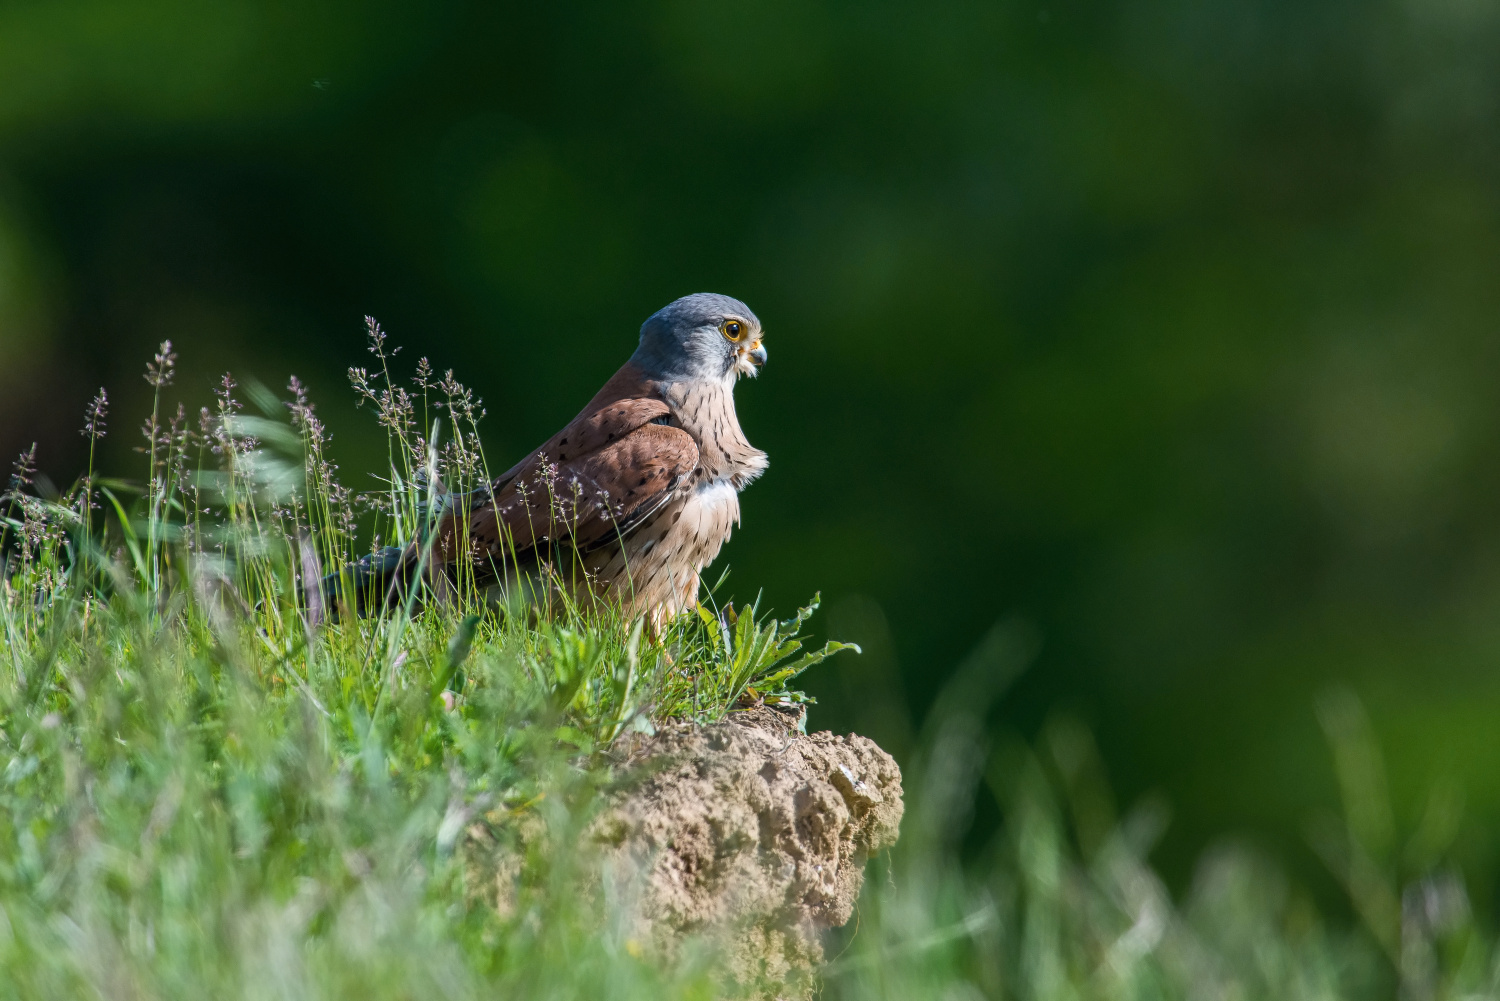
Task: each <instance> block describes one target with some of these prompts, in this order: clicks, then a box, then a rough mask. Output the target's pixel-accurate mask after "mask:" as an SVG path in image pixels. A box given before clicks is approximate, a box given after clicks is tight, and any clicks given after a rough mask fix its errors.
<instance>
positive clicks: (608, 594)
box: [356, 292, 767, 626]
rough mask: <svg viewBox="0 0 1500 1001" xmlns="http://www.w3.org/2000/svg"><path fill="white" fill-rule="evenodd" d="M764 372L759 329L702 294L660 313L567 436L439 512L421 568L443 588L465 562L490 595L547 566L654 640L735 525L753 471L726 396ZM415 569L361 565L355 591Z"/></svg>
mask: <svg viewBox="0 0 1500 1001" xmlns="http://www.w3.org/2000/svg"><path fill="white" fill-rule="evenodd" d="M765 362H766V349H765V345H764V343H763V340H762V332H761V325H760V320H758V319H757V318H756V316H755V314H754V313H752V312H751V311H750V309H749V307H747V306H746V305H745V304H744V303H742V302H740V301H739V300H737V299H732V298H730V297H729V296H725V295H715V294H712V293H706V292H704V293H698V294H696V295H689V296H684V297H683V298H681V299H678V300H677V301H676V302H673V303H672V304H670V305H668V306H666V307H665V308H664V309H662V310H660V311H659V312H657V313H655V314H653V315H652V316H651V317H650V319H648V320H647V321H646V322H645V323H644V324H642V325H641V337H640V345H639V346H638V347H637V348H636V350H635V353H634V354H633V355H631V356H630V360H629V361H627V362H626V363H625V364H624V365H623V366H622V367H621V368H620V370H619V371H618V372H616V373H615V374H614V376H613V377H611V378H610V380H609V381H608V382H606V383H605V384H604V388H603V389H601V390H599V392H598V393H596V394H595V395H594V398H593V399H592V400H590V401H589V403H588V405H587V406H585V407H584V408H583V410H581V411H580V412H579V414H578V416H577V417H575V418H573V420H572V421H571V422H569V424H568V425H567V426H566V427H564V428H563V429H562V430H561V431H559V432H557V434H555V435H553V436H552V437H551V438H549V439H548V440H547V441H546V443H544V444H543V445H542V446H541V447H540V448H537V449H534V450H533V451H532V452H531V453H530V454H529V455H528V456H527V457H526V458H525V459H523V460H521V461H520V462H518V463H517V464H516V465H515V466H513V467H511V468H510V469H509V470H507V471H506V472H505V473H504V474H502V475H501V476H500V477H499V478H497V479H496V480H495V481H494V482H493V483H491V484H490V485H489V487H488V488H487V489H486V490H483V491H480V492H479V494H477V495H473V494H471V495H468V497H467V498H466V499H465V500H464V501H463V502H462V503H460V502H458V501H457V500H453V499H450V501H449V512H450V513H449V514H448V515H446V516H445V518H444V520H443V521H442V522H441V524H440V526H439V528H438V530H437V533H436V539H435V542H434V545H433V548H432V554H431V557H430V560H429V562H430V564H431V565H432V566H433V567H434V568H439V569H441V568H448V570H449V575H451V571H452V568H453V566H454V565H455V563H456V561H458V560H460V559H465V558H467V559H469V560H471V561H472V562H473V565H474V566H475V568H476V574H477V576H478V577H479V578H480V580H481V582H486V583H495V584H498V585H501V586H504V585H505V584H506V583H508V582H515V581H519V580H522V579H526V578H527V577H528V575H530V574H533V573H534V572H535V571H536V570H537V569H538V568H539V567H541V566H543V565H546V566H549V567H551V568H552V569H553V570H555V571H556V574H557V579H559V580H562V581H564V582H567V583H568V584H569V586H571V587H573V588H575V589H576V590H578V591H581V592H585V593H589V594H592V595H594V596H596V597H599V598H604V599H609V600H614V601H617V602H619V603H620V605H621V606H622V607H623V608H624V609H625V611H626V613H627V614H630V615H646V616H648V617H649V619H650V620H651V621H652V623H653V624H654V625H657V626H659V625H661V624H662V623H664V622H665V621H666V620H667V619H669V618H671V617H672V616H674V615H675V614H677V613H678V612H680V611H682V610H684V609H687V608H692V607H693V606H694V605H696V604H697V599H698V578H699V574H700V573H701V572H702V571H703V568H704V567H705V566H707V565H708V564H709V563H711V562H712V561H713V559H714V557H716V556H717V555H718V553H719V549H720V547H722V546H723V545H724V543H725V542H726V541H728V539H729V535H730V532H731V531H732V530H733V529H734V527H735V526H737V525H738V524H739V522H740V503H739V492H740V491H741V490H743V489H744V488H745V486H746V485H747V484H749V483H750V482H751V481H752V480H754V479H755V478H756V477H758V476H760V474H761V473H763V472H765V469H766V463H767V459H766V454H765V453H764V452H762V451H760V450H759V449H757V448H755V447H754V446H753V445H751V444H750V442H749V441H747V440H746V439H745V433H744V431H743V430H741V428H740V422H739V418H738V417H737V416H736V415H735V410H734V385H735V382H736V381H737V380H738V379H739V377H740V376H742V375H748V376H754V375H756V374H757V373H758V371H759V369H760V366H762V365H764V364H765ZM396 553H400V555H399V556H396ZM415 556H416V553H415V551H414V550H408V551H405V552H400V551H395V552H393V553H392V555H391V556H386V557H384V558H382V557H380V556H377V557H374V558H367V559H366V560H364V561H361V563H360V564H359V567H358V571H359V572H358V573H357V574H356V582H357V583H358V584H359V585H360V589H361V590H362V591H366V592H367V593H370V592H372V591H373V587H371V585H372V584H388V583H389V582H390V581H391V580H392V572H393V571H395V576H396V577H399V578H404V577H405V576H406V575H407V574H409V573H410V572H411V570H412V569H413V564H414V562H415V559H414V557H415ZM393 557H394V558H393ZM445 576H447V575H445ZM387 593H388V594H389V593H391V591H389V590H388V591H387Z"/></svg>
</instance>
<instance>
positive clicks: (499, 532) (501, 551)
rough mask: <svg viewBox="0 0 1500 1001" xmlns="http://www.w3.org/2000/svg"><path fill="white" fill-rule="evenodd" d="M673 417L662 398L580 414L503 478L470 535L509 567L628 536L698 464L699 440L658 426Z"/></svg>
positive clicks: (472, 520)
mask: <svg viewBox="0 0 1500 1001" xmlns="http://www.w3.org/2000/svg"><path fill="white" fill-rule="evenodd" d="M668 414H669V409H668V407H667V405H666V404H665V403H663V402H661V401H660V400H654V399H626V400H619V401H616V402H613V403H610V404H608V405H606V406H604V407H601V408H600V409H598V410H595V411H593V412H587V413H584V414H580V415H579V416H578V417H577V418H576V419H575V420H574V421H573V422H572V423H570V424H569V425H568V426H567V427H566V428H564V429H563V430H562V431H560V432H558V433H557V435H555V436H554V437H553V438H552V440H551V441H549V442H547V443H546V444H545V445H543V446H542V447H541V448H540V449H538V450H537V452H535V453H533V454H532V455H531V456H530V457H528V458H527V459H526V460H524V461H523V462H520V463H518V464H517V465H516V466H515V467H513V468H512V469H510V470H508V471H506V473H505V474H504V475H502V476H501V477H500V478H499V479H497V480H496V481H495V483H494V485H493V486H492V488H491V491H490V497H489V499H488V500H487V501H486V502H484V503H482V504H480V505H479V506H478V507H477V508H476V509H474V510H473V511H472V514H471V515H470V517H469V538H470V539H471V540H472V542H473V544H474V545H475V546H476V547H477V548H478V549H480V550H481V551H488V552H489V553H491V554H492V556H493V557H494V558H496V559H498V560H501V561H502V562H509V561H510V560H512V559H517V560H519V559H524V557H525V555H526V554H527V553H528V552H529V551H530V550H532V549H533V548H534V547H536V546H537V545H538V544H539V543H540V544H549V543H552V542H561V541H568V542H570V543H571V544H572V545H573V546H576V547H577V548H578V549H579V550H580V551H581V552H587V551H589V550H591V549H595V548H597V547H599V546H601V545H606V544H608V543H610V542H612V541H614V540H615V539H616V538H619V537H621V536H625V535H629V534H630V532H631V531H632V530H633V529H635V528H636V527H637V526H638V525H640V524H641V522H642V521H644V520H645V519H646V518H648V517H650V516H651V514H652V513H653V512H655V511H656V510H657V509H658V508H660V507H661V505H663V504H665V503H666V502H667V501H668V500H669V499H670V498H671V496H672V492H673V491H674V490H675V489H676V488H677V486H678V485H679V484H681V483H682V482H683V481H684V480H685V479H686V478H687V477H688V476H690V475H691V474H692V471H693V469H694V468H696V467H697V465H698V446H697V445H696V444H695V443H694V441H693V438H692V436H691V435H689V434H688V433H687V432H686V431H683V430H682V429H681V428H677V427H671V426H667V425H665V424H663V423H656V422H659V421H663V420H665V419H667V417H668ZM455 527H456V526H455ZM444 536H445V537H444V538H443V539H442V542H441V543H440V546H439V548H440V550H442V551H443V552H444V553H445V554H446V555H447V556H448V557H449V558H451V557H452V554H453V548H454V547H453V545H452V542H453V540H452V535H451V532H445V533H444Z"/></svg>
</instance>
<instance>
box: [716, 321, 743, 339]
mask: <svg viewBox="0 0 1500 1001" xmlns="http://www.w3.org/2000/svg"><path fill="white" fill-rule="evenodd" d="M719 329H720V330H722V331H723V332H724V336H725V337H727V338H729V339H730V340H731V341H738V340H739V339H740V338H741V337H744V336H745V325H744V324H743V323H741V322H740V321H739V320H725V321H724V322H723V323H721V324H719Z"/></svg>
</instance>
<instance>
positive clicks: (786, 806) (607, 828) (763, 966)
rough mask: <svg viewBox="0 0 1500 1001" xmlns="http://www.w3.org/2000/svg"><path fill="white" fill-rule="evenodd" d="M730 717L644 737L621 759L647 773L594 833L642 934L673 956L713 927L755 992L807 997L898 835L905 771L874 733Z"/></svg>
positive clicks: (763, 713) (757, 712) (766, 712)
mask: <svg viewBox="0 0 1500 1001" xmlns="http://www.w3.org/2000/svg"><path fill="white" fill-rule="evenodd" d="M731 720H732V722H727V723H719V724H715V725H713V726H707V727H690V726H683V727H679V728H676V729H671V730H666V731H664V732H662V733H659V734H657V735H656V736H654V737H650V738H638V739H637V740H636V742H635V744H634V746H632V747H630V748H629V749H628V751H627V752H626V753H625V755H624V756H623V761H622V764H624V765H625V766H626V768H627V770H633V771H634V773H635V774H636V775H637V776H638V782H637V784H634V785H633V786H631V787H630V788H629V789H628V790H627V791H626V792H625V793H623V794H622V795H621V796H620V798H619V799H618V800H617V801H616V802H615V804H614V805H613V806H611V808H610V809H609V810H607V811H606V812H605V814H604V815H603V816H602V817H601V818H600V822H599V826H598V828H597V831H598V833H599V835H600V837H601V839H602V840H603V841H604V842H605V843H606V844H608V845H609V846H610V852H611V854H612V856H613V860H614V863H615V864H613V865H612V866H611V867H610V868H611V876H610V878H611V879H612V880H613V881H614V882H615V884H616V887H615V889H616V892H617V893H618V894H621V895H622V896H625V895H628V896H632V897H634V898H635V899H636V900H637V901H638V904H637V906H636V908H635V911H636V913H637V914H638V915H639V918H638V921H639V925H640V927H639V934H640V938H641V941H643V942H647V943H650V944H651V945H652V946H654V947H655V948H656V949H660V950H662V951H663V952H665V953H668V954H670V953H672V952H674V951H675V950H676V948H677V947H678V946H679V945H680V943H681V942H683V941H684V940H685V939H688V938H690V937H694V936H702V937H706V938H708V939H710V940H711V941H712V942H713V943H714V944H715V945H716V946H717V947H718V948H720V949H721V950H723V953H724V955H725V956H726V958H727V960H728V962H729V972H730V973H731V974H732V975H733V977H734V979H735V980H736V982H738V983H739V984H741V985H743V986H744V987H745V988H746V989H747V990H749V991H751V992H754V993H760V994H763V995H766V996H805V995H807V994H809V993H810V992H811V990H812V986H813V984H812V979H811V971H812V969H813V967H814V966H815V965H816V964H817V963H818V962H820V961H821V960H822V958H823V947H822V933H823V932H824V931H826V930H827V929H829V928H834V927H838V926H840V925H842V924H844V923H845V922H847V921H848V920H849V918H850V917H851V916H852V914H853V912H854V903H855V900H856V899H857V898H858V896H859V891H860V887H861V885H862V883H863V882H864V863H865V860H866V859H867V858H868V857H869V856H870V855H871V854H873V853H875V852H878V851H880V850H881V849H884V848H886V847H888V846H890V845H892V844H894V843H895V841H896V833H897V827H898V825H899V824H900V821H901V813H902V809H903V807H902V798H901V770H900V769H899V768H898V767H897V765H896V762H895V761H894V760H893V759H892V758H891V756H890V755H889V754H886V753H885V752H884V751H882V750H881V749H880V748H879V747H878V746H876V744H875V743H874V742H873V741H871V740H869V739H867V738H865V737H860V736H857V735H851V736H848V737H838V736H835V735H833V734H832V733H826V732H825V733H815V734H811V735H805V734H802V733H799V732H797V731H796V730H795V729H793V728H792V727H793V726H795V724H796V722H797V720H796V718H791V719H788V717H787V716H785V715H783V714H782V713H780V712H778V711H776V710H773V709H770V708H768V707H760V708H758V709H754V710H750V711H747V712H740V713H734V714H732V716H731ZM789 724H790V725H789Z"/></svg>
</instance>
